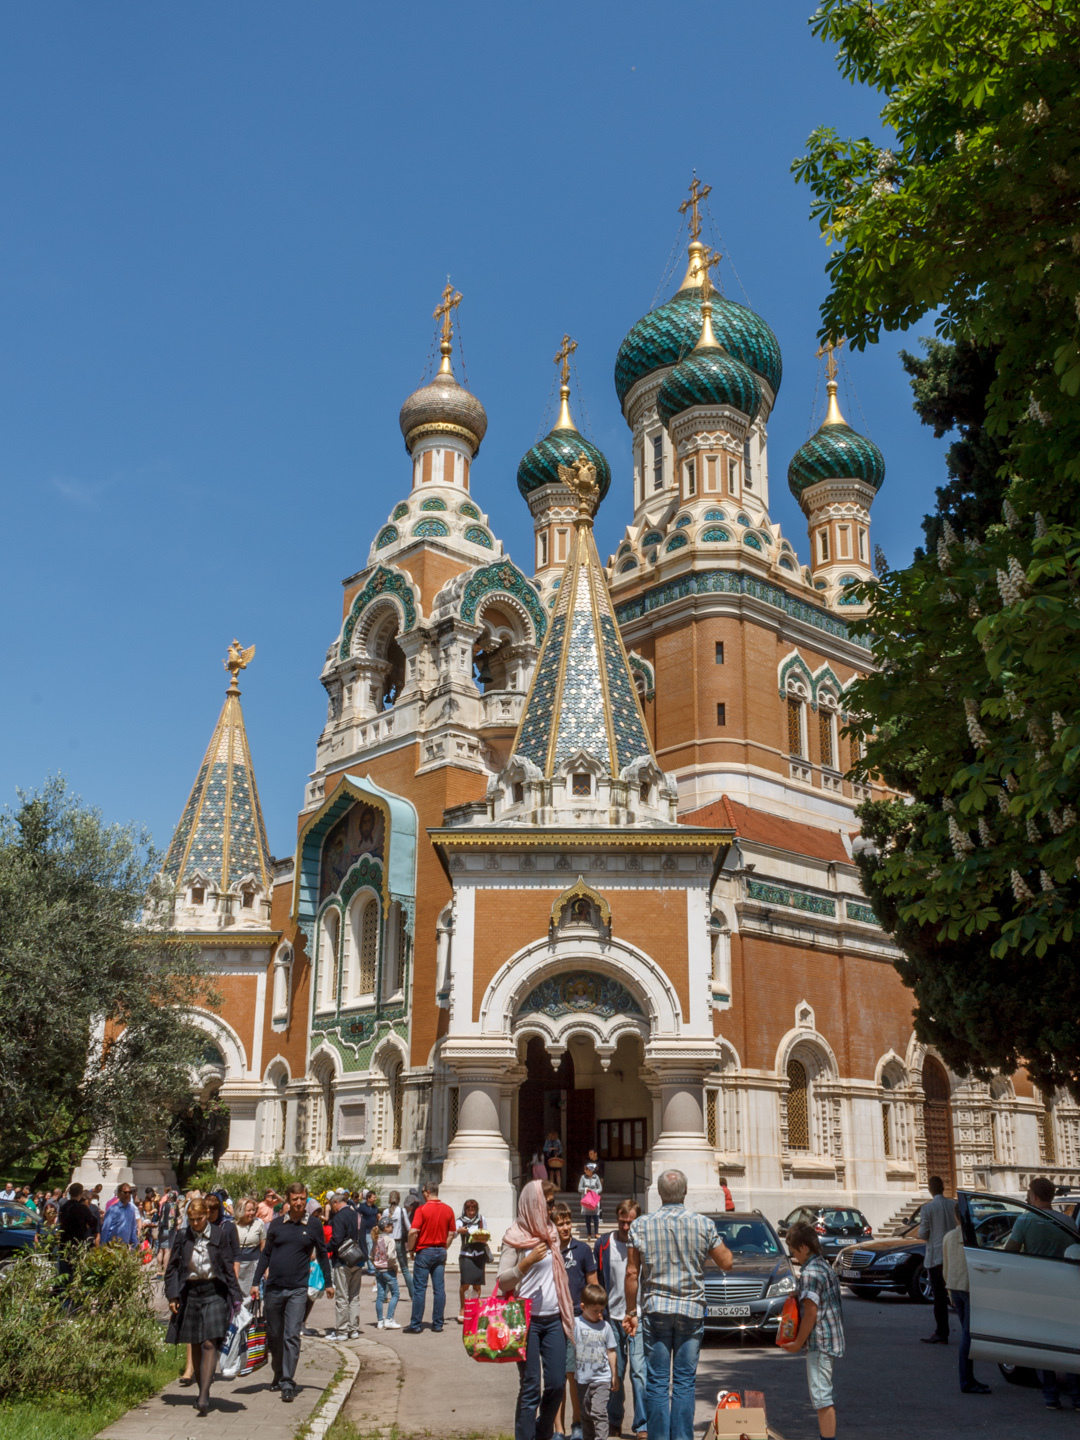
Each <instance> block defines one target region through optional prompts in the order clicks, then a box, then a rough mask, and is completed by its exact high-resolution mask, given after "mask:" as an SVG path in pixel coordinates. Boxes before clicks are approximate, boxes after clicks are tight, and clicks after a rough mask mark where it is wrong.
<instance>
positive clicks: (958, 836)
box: [949, 815, 975, 860]
mask: <svg viewBox="0 0 1080 1440" xmlns="http://www.w3.org/2000/svg"><path fill="white" fill-rule="evenodd" d="M949 843H950V845H951V846H952V852H953V854H954V855H955V856H956V858H957V860H963V858H964V856H965V855H969V854H970V853H971V851H972V850H974V849H975V846H974V845H973V844H972V843H971V837H970V836H969V835H968V834H967V832H966V831H964V830H961V829H960V826H959V825H958V824H957V823H956V819H955V817H954V816H952V815H950V816H949Z"/></svg>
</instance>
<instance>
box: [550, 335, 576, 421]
mask: <svg viewBox="0 0 1080 1440" xmlns="http://www.w3.org/2000/svg"><path fill="white" fill-rule="evenodd" d="M576 349H577V341H576V340H571V339H570V336H569V335H564V336H563V337H562V344H561V345H560V346H559V350H558V353H557V355H556V356H555V360H554V364H556V365H558V366H559V370H560V376H561V379H562V384H561V385H560V386H559V418H558V419H557V420H556V421H555V429H556V430H576V429H577V426H576V425H575V424H574V420H573V416H572V415H571V414H570V356H571V355H573V353H574V351H575V350H576Z"/></svg>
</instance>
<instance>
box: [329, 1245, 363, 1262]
mask: <svg viewBox="0 0 1080 1440" xmlns="http://www.w3.org/2000/svg"><path fill="white" fill-rule="evenodd" d="M334 1259H335V1260H336V1261H337V1263H338V1264H339V1265H349V1266H355V1265H362V1264H363V1263H364V1252H363V1250H361V1249H360V1246H359V1245H358V1244H357V1243H356V1241H355V1240H343V1241H342V1242H341V1244H340V1245H339V1246H338V1247H337V1249H336V1250H335V1251H334Z"/></svg>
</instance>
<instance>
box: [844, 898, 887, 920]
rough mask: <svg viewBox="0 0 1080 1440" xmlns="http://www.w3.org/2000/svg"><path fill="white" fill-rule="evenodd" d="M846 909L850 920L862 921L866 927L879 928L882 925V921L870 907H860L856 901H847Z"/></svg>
mask: <svg viewBox="0 0 1080 1440" xmlns="http://www.w3.org/2000/svg"><path fill="white" fill-rule="evenodd" d="M844 908H845V909H846V910H847V917H848V919H849V920H861V921H862V923H863V924H864V925H877V926H879V927H880V925H881V921H880V920H879V919H878V918H877V916H876V915H875V914H874V911H873V909H872V908H871V907H870V906H869V905H858V904H856V902H855V901H854V900H847V901H845V904H844Z"/></svg>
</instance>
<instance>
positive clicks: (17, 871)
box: [0, 780, 214, 1174]
mask: <svg viewBox="0 0 1080 1440" xmlns="http://www.w3.org/2000/svg"><path fill="white" fill-rule="evenodd" d="M158 859H159V857H157V856H156V855H155V854H154V852H153V850H152V849H151V848H150V846H149V844H148V842H147V840H146V837H145V836H142V835H139V834H137V833H136V832H135V831H134V830H133V829H132V828H131V827H130V826H120V825H104V824H103V823H102V820H101V816H100V815H99V813H98V812H97V811H96V810H92V809H89V808H88V807H86V806H84V805H83V804H81V803H80V801H78V800H77V799H75V798H73V797H72V796H71V795H69V794H68V793H67V790H66V788H65V785H64V782H63V781H62V780H50V781H49V782H48V784H47V785H46V786H45V787H44V788H43V789H42V790H41V791H39V792H35V793H31V794H26V795H21V796H20V804H19V806H18V807H17V809H15V810H14V811H12V810H5V811H3V812H2V813H0V1170H4V1169H7V1168H9V1167H10V1166H13V1165H16V1166H20V1167H21V1168H22V1169H23V1171H24V1173H25V1169H26V1166H27V1165H29V1164H37V1165H38V1166H39V1167H40V1172H41V1173H42V1174H46V1173H49V1172H51V1171H53V1170H55V1169H58V1168H64V1167H67V1166H71V1165H73V1164H74V1163H75V1162H76V1161H77V1160H78V1158H79V1156H80V1155H81V1154H82V1153H83V1152H84V1151H85V1150H86V1148H87V1147H88V1146H89V1145H90V1144H91V1142H94V1143H97V1144H99V1145H102V1146H104V1147H105V1148H106V1149H112V1150H121V1151H124V1152H125V1153H127V1154H129V1155H131V1154H135V1153H137V1152H138V1151H139V1150H140V1149H142V1148H144V1147H145V1146H147V1145H150V1144H154V1143H156V1142H157V1140H158V1138H159V1137H160V1135H161V1133H162V1132H163V1130H164V1129H165V1128H166V1127H167V1125H168V1124H169V1122H170V1120H171V1118H172V1116H173V1114H174V1113H175V1111H176V1110H177V1109H178V1108H180V1107H182V1106H184V1105H185V1104H186V1103H187V1102H188V1101H189V1099H190V1094H191V1076H192V1068H193V1066H195V1065H196V1064H197V1063H198V1061H199V1058H200V1056H201V1053H202V1049H203V1047H204V1046H205V1043H206V1035H205V1032H204V1031H202V1030H200V1029H199V1028H198V1027H197V1026H195V1025H194V1024H193V1023H192V1022H191V1021H190V1020H189V1018H188V1011H187V1009H186V1007H190V1006H192V1005H194V1004H196V1003H201V1004H206V1003H208V1002H212V1001H213V999H214V997H213V996H212V995H211V994H209V993H208V992H207V990H206V987H205V984H204V980H203V976H202V972H201V970H200V968H199V965H198V960H197V954H196V952H194V951H193V949H192V947H190V946H187V945H183V944H180V943H177V940H176V937H175V936H173V935H170V933H169V932H168V931H167V929H165V927H164V922H163V921H159V920H158V919H156V918H155V915H154V914H150V913H148V914H145V915H144V914H143V906H144V901H145V899H146V896H147V894H148V892H149V891H150V890H151V888H152V885H153V883H154V875H155V872H156V870H157V867H158ZM161 913H162V914H165V913H167V907H161ZM140 921H141V922H142V923H139V922H140Z"/></svg>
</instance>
